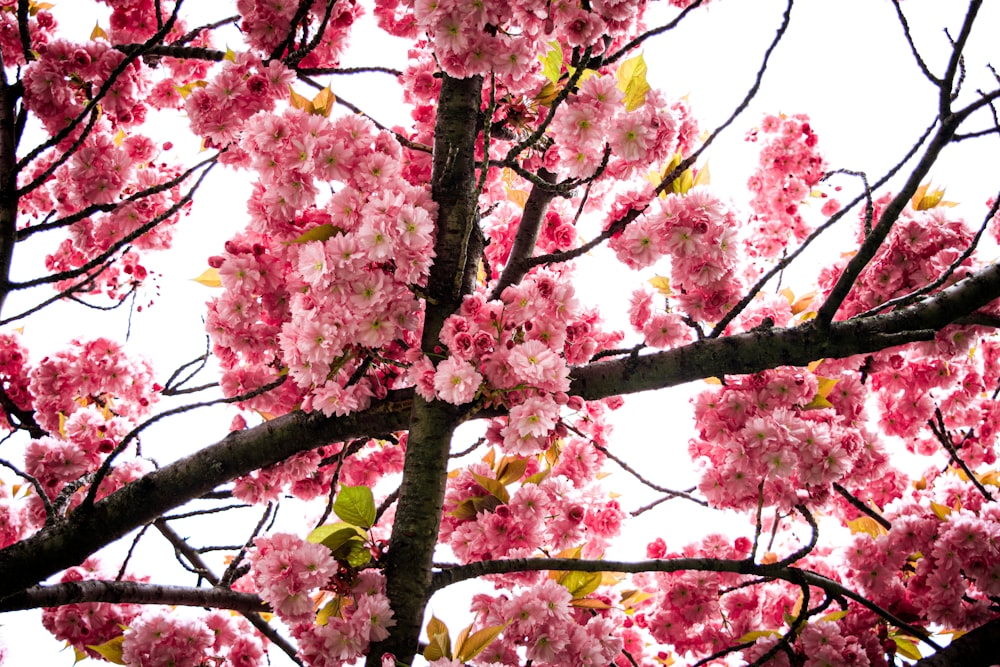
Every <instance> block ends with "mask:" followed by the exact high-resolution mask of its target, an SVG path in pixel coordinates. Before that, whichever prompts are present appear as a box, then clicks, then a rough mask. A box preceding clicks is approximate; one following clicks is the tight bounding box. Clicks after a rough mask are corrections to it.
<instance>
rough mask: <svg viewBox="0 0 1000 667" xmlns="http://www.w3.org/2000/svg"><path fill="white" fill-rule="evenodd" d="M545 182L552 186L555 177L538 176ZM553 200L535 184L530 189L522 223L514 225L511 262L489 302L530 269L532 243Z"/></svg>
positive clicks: (514, 283)
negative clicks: (514, 232) (515, 226)
mask: <svg viewBox="0 0 1000 667" xmlns="http://www.w3.org/2000/svg"><path fill="white" fill-rule="evenodd" d="M538 176H539V178H541V179H542V180H543V181H545V182H546V183H555V182H556V175H555V174H553V173H551V172H548V171H545V170H544V169H542V170H541V172H540V173H539V174H538ZM553 197H555V192H553V191H551V190H547V189H545V188H542V187H540V186H538V185H534V186H532V188H531V194H529V195H528V201H526V202H525V203H524V212H523V213H522V215H521V222H520V224H518V226H517V234H516V235H515V236H514V245H513V246H512V247H511V250H510V259H508V260H507V266H506V267H504V270H503V273H502V274H501V275H500V280H498V281H497V284H496V286H495V287H494V288H493V292H492V293H491V294H490V298H491V299H498V298H500V295H501V294H502V293H503V291H504V289H506V288H507V287H508V286H510V285H516V284H517V283H519V282H520V281H521V278H523V277H524V275H525V274H526V273H528V270H529V269H530V268H531V264H530V263H529V260H530V259H531V255H532V253H534V252H535V244H536V243H537V242H538V233H539V231H540V230H541V228H542V220H544V219H545V211H546V210H548V207H549V202H551V201H552V198H553Z"/></svg>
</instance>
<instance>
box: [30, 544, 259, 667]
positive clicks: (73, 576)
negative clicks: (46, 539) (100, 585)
mask: <svg viewBox="0 0 1000 667" xmlns="http://www.w3.org/2000/svg"><path fill="white" fill-rule="evenodd" d="M114 578H115V573H114V572H111V571H109V570H107V569H105V568H104V566H103V565H102V564H101V562H100V561H99V560H97V559H96V558H93V557H92V558H89V559H87V560H86V561H85V562H84V563H83V564H82V565H80V566H78V567H73V568H70V569H68V570H66V572H65V573H64V574H63V576H62V578H61V581H62V582H64V583H65V582H76V581H83V580H91V579H103V580H111V579H114ZM124 579H125V580H126V581H145V580H146V579H145V578H141V577H140V578H137V577H134V576H131V575H127V574H126V576H125V578H124ZM42 625H44V626H45V628H46V629H47V630H48V631H49V632H51V633H52V635H53V636H54V637H56V639H60V640H63V641H65V642H67V644H69V645H70V646H72V647H73V648H74V649H75V650H76V652H77V654H78V655H81V656H89V657H91V658H98V659H101V658H106V657H107V654H106V653H102V649H105V648H106V646H105V645H109V644H113V643H114V642H115V641H116V640H117V641H120V642H121V644H120V646H121V663H120V664H124V665H129V666H130V667H197V666H198V665H202V664H205V661H206V660H211V661H212V662H213V664H218V665H219V666H220V667H253V666H256V665H263V664H265V656H266V653H265V649H264V644H263V641H262V639H261V638H260V636H259V635H257V634H256V633H255V632H254V630H253V628H252V627H251V626H250V623H249V622H247V620H246V619H244V618H242V617H240V616H237V615H234V614H231V613H227V612H224V611H221V610H215V611H209V612H202V611H199V612H193V611H178V610H176V609H168V608H166V607H162V606H157V605H147V606H143V605H138V604H111V603H108V602H87V603H75V604H67V605H62V606H59V607H48V608H45V609H43V610H42Z"/></svg>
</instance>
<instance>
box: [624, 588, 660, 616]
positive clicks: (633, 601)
mask: <svg viewBox="0 0 1000 667" xmlns="http://www.w3.org/2000/svg"><path fill="white" fill-rule="evenodd" d="M652 597H653V596H652V595H651V594H649V593H647V592H645V591H640V590H635V589H633V590H628V591H622V601H621V605H622V607H624V608H625V611H629V610H631V609H632V608H633V607H635V606H636V605H637V604H639V603H640V602H644V601H646V600H649V599H651V598H652Z"/></svg>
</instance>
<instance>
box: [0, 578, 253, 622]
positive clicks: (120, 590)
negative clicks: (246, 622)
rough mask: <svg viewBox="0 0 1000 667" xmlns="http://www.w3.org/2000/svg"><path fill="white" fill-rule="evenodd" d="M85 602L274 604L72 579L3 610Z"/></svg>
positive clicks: (35, 590)
mask: <svg viewBox="0 0 1000 667" xmlns="http://www.w3.org/2000/svg"><path fill="white" fill-rule="evenodd" d="M81 602H111V603H115V604H117V603H131V604H167V605H180V606H184V607H213V608H215V609H232V610H233V611H238V612H242V613H244V614H249V613H267V612H270V611H271V608H270V607H268V606H267V605H266V604H264V603H263V602H262V601H261V599H260V598H259V597H257V596H256V595H252V594H250V593H239V592H237V591H233V590H230V589H228V588H189V587H187V586H160V585H156V584H144V583H140V582H138V581H99V580H86V581H72V582H67V583H62V584H56V585H54V586H32V587H31V588H29V589H27V590H24V591H21V592H20V593H16V594H14V595H11V596H9V597H6V598H4V599H3V600H2V601H0V612H5V611H17V610H19V609H36V608H38V607H58V606H61V605H65V604H78V603H81Z"/></svg>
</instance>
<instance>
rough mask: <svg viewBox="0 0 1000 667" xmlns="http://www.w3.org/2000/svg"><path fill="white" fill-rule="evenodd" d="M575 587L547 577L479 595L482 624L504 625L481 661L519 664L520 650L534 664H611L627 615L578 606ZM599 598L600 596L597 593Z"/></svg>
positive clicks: (477, 604) (475, 602) (478, 612)
mask: <svg viewBox="0 0 1000 667" xmlns="http://www.w3.org/2000/svg"><path fill="white" fill-rule="evenodd" d="M572 599H573V596H572V594H571V593H570V591H569V590H568V589H567V588H566V587H565V586H563V585H562V584H559V583H557V582H556V581H555V580H554V579H551V578H547V579H543V580H542V581H539V582H538V583H537V584H535V585H533V586H530V587H526V588H524V589H523V590H520V591H519V592H517V593H516V594H513V595H510V596H508V595H506V594H504V595H500V596H498V597H493V596H490V595H486V594H479V595H476V596H474V598H473V602H472V611H473V613H475V614H476V615H477V623H479V624H481V625H483V626H486V627H503V633H502V634H501V636H500V637H499V638H498V639H497V640H495V641H494V642H493V643H492V644H490V646H489V647H488V648H487V649H486V651H485V652H484V653H483V654H482V655H481V656H480V657H479V660H480V664H497V663H499V664H503V665H517V664H521V662H522V660H521V659H520V657H519V653H520V650H523V651H524V655H525V656H526V657H527V659H528V660H530V661H531V663H532V664H533V665H540V666H542V667H549V666H555V665H608V664H612V663H613V662H614V661H615V660H616V659H617V658H618V656H619V655H620V653H621V650H622V647H623V645H624V640H623V638H622V626H621V621H622V616H624V614H622V613H621V612H619V611H617V610H613V609H611V608H610V605H606V607H608V608H602V609H601V611H599V612H597V613H591V612H589V611H586V610H584V609H580V608H574V607H573V606H572V605H571V602H572ZM597 599H598V600H599V598H597Z"/></svg>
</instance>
